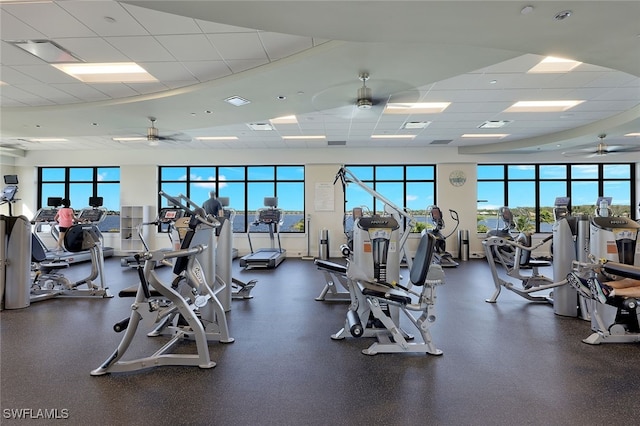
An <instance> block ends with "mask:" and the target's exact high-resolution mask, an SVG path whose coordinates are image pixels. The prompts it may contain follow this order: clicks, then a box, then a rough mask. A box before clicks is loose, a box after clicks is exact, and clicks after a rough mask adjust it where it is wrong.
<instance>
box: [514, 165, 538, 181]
mask: <svg viewBox="0 0 640 426" xmlns="http://www.w3.org/2000/svg"><path fill="white" fill-rule="evenodd" d="M507 173H508V176H509V179H535V177H536V166H532V165H510V166H507Z"/></svg>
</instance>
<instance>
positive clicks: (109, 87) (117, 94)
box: [92, 83, 139, 98]
mask: <svg viewBox="0 0 640 426" xmlns="http://www.w3.org/2000/svg"><path fill="white" fill-rule="evenodd" d="M92 86H93V87H94V88H95V89H97V90H99V91H101V92H102V93H104V94H106V95H108V96H110V97H112V98H125V97H129V96H136V95H139V93H138V92H136V91H135V90H133V89H132V88H131V87H129V86H128V85H126V84H123V83H94V84H92Z"/></svg>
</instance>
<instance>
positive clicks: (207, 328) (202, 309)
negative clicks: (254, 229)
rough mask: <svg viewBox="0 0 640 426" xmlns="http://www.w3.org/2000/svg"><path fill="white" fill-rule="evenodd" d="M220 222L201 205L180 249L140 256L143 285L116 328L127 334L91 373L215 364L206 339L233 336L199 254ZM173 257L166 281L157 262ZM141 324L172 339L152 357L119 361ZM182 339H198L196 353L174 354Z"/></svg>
mask: <svg viewBox="0 0 640 426" xmlns="http://www.w3.org/2000/svg"><path fill="white" fill-rule="evenodd" d="M217 226H219V223H218V222H217V221H216V220H215V219H213V218H212V217H211V216H206V217H205V216H204V210H203V209H199V210H195V211H194V215H193V216H192V217H191V220H190V225H189V230H188V231H187V233H186V235H185V238H184V240H183V241H182V246H181V249H180V250H175V251H171V252H167V251H163V250H156V251H151V252H146V253H140V254H138V255H137V259H139V260H140V262H141V264H140V266H139V267H138V277H139V280H140V284H139V285H138V288H137V291H136V294H135V302H134V303H133V305H132V306H131V315H130V316H129V317H128V318H125V319H124V320H122V321H120V322H118V323H116V324H115V325H114V330H115V331H116V332H121V331H125V330H126V331H125V334H124V336H123V337H122V340H121V342H120V344H119V345H118V347H117V348H116V350H115V351H114V352H113V354H112V355H111V356H109V357H108V358H107V359H106V361H105V362H103V363H102V364H101V365H100V367H98V368H96V369H95V370H93V371H91V375H93V376H101V375H104V374H107V373H114V372H129V371H138V370H142V369H146V368H151V367H156V366H164V365H182V366H197V367H199V368H203V369H208V368H213V367H215V365H216V363H215V362H213V361H212V360H211V359H210V355H209V347H208V343H209V342H211V341H218V342H221V343H232V342H233V341H234V339H233V338H232V337H231V336H230V335H229V330H228V327H227V320H226V315H225V310H224V308H223V306H222V304H221V303H220V300H219V299H218V297H217V295H216V292H215V291H214V290H213V288H212V287H211V286H210V284H209V282H208V281H207V279H206V274H205V273H204V271H203V266H202V264H201V263H200V261H199V260H198V255H200V254H202V253H204V252H206V251H207V250H210V249H211V248H210V247H208V242H209V241H210V240H211V234H213V232H214V228H215V227H217ZM169 259H175V266H174V269H173V273H174V276H173V279H172V280H171V281H166V280H163V279H162V278H161V277H160V275H158V273H157V272H156V268H155V265H156V264H157V263H159V262H162V261H163V260H169ZM142 261H144V266H143V265H142ZM152 289H153V291H152ZM141 325H144V326H146V327H147V328H148V327H153V330H152V331H151V332H150V333H148V334H147V336H149V337H158V336H169V340H168V341H167V342H166V343H165V344H164V345H163V346H162V347H161V348H160V349H158V350H157V351H156V352H155V353H153V354H152V355H150V356H147V357H143V358H137V359H133V360H121V359H122V357H123V356H124V354H125V353H126V351H127V350H128V348H129V346H130V345H131V343H132V341H133V340H134V337H135V334H136V331H137V330H138V328H139V327H140V326H141ZM182 341H195V343H196V353H195V354H185V353H175V352H173V353H171V352H170V351H171V350H172V349H173V348H174V346H176V345H177V344H178V343H179V342H182Z"/></svg>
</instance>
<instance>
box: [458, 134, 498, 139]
mask: <svg viewBox="0 0 640 426" xmlns="http://www.w3.org/2000/svg"><path fill="white" fill-rule="evenodd" d="M507 136H509V135H508V134H507V133H465V134H464V135H462V136H461V137H463V138H479V139H482V138H484V139H502V138H505V137H507Z"/></svg>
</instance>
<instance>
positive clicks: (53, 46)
mask: <svg viewBox="0 0 640 426" xmlns="http://www.w3.org/2000/svg"><path fill="white" fill-rule="evenodd" d="M9 43H10V44H13V45H14V46H16V47H18V48H20V49H22V50H24V51H25V52H27V53H30V54H31V55H33V56H35V57H36V58H40V59H42V60H43V61H45V62H46V63H48V64H60V63H68V62H76V63H77V62H82V59H80V58H78V57H77V56H75V55H74V54H73V53H71V52H69V51H68V50H66V49H65V48H63V47H62V46H60V45H59V44H58V43H56V42H54V41H51V40H15V41H9Z"/></svg>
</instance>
